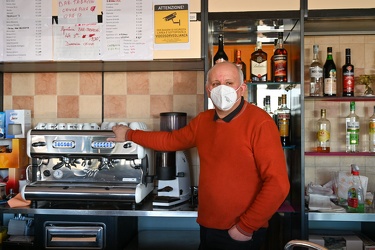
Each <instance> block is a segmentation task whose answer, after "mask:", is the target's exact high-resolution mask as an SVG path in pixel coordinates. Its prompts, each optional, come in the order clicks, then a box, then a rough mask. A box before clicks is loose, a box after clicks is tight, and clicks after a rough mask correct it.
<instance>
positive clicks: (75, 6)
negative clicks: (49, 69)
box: [53, 0, 102, 60]
mask: <svg viewBox="0 0 375 250" xmlns="http://www.w3.org/2000/svg"><path fill="white" fill-rule="evenodd" d="M97 11H98V6H97V2H96V0H71V1H69V0H68V1H66V0H59V1H58V19H57V20H58V21H57V24H54V27H53V37H54V59H55V60H99V59H100V38H101V30H102V25H101V24H99V23H98V18H97V17H98V13H97Z"/></svg>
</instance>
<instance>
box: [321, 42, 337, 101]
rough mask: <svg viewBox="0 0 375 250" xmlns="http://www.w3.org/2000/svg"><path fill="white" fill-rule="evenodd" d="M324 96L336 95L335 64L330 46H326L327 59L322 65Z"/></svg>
mask: <svg viewBox="0 0 375 250" xmlns="http://www.w3.org/2000/svg"><path fill="white" fill-rule="evenodd" d="M323 72H324V90H323V91H324V92H323V93H324V96H336V65H335V62H334V61H333V57H332V47H327V59H326V62H325V64H324V67H323Z"/></svg>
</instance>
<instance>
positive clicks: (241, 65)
mask: <svg viewBox="0 0 375 250" xmlns="http://www.w3.org/2000/svg"><path fill="white" fill-rule="evenodd" d="M234 63H235V64H236V65H237V66H238V67H239V68H240V69H241V71H242V74H243V80H244V82H246V79H247V78H246V64H245V63H244V62H243V61H242V58H241V50H237V53H236V61H235V62H234Z"/></svg>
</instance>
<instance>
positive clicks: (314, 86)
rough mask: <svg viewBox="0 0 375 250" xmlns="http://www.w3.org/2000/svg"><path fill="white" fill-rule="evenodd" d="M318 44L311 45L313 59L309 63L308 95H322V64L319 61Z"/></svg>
mask: <svg viewBox="0 0 375 250" xmlns="http://www.w3.org/2000/svg"><path fill="white" fill-rule="evenodd" d="M318 53H319V45H316V44H315V45H314V46H313V54H314V56H313V60H312V62H311V65H310V96H323V65H322V64H321V63H320V61H319V55H318Z"/></svg>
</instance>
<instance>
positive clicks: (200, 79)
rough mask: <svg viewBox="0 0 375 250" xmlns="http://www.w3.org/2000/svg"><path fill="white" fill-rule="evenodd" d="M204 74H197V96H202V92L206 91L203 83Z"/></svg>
mask: <svg viewBox="0 0 375 250" xmlns="http://www.w3.org/2000/svg"><path fill="white" fill-rule="evenodd" d="M204 77H205V75H204V72H200V71H199V72H197V94H200V95H202V94H204V92H205V91H206V89H205V87H204V86H205V81H204Z"/></svg>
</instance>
